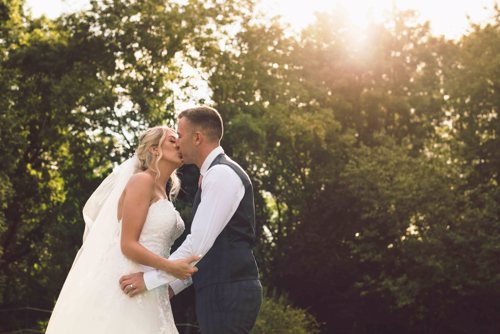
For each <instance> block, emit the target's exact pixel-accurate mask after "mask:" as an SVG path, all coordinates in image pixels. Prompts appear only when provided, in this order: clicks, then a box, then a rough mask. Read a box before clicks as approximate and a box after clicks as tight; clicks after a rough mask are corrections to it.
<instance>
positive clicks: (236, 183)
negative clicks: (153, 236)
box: [144, 165, 245, 294]
mask: <svg viewBox="0 0 500 334" xmlns="http://www.w3.org/2000/svg"><path fill="white" fill-rule="evenodd" d="M201 187H202V189H203V190H202V192H201V201H200V204H199V206H198V209H197V210H196V215H195V216H194V218H193V223H192V224H191V234H189V235H188V236H187V237H186V240H184V242H183V243H182V245H181V246H180V247H179V248H178V249H177V250H176V251H175V252H174V253H173V254H172V255H171V256H170V257H169V259H171V260H176V259H183V258H186V257H189V256H191V255H194V254H196V255H201V256H202V257H203V256H205V254H206V253H207V252H208V251H209V250H210V248H211V247H212V245H213V244H214V242H215V239H217V237H218V236H219V234H220V233H221V232H222V230H223V229H224V228H225V227H226V225H227V223H228V222H229V220H230V219H231V217H232V216H233V215H234V213H235V212H236V209H237V208H238V205H239V204H240V202H241V200H242V198H243V196H244V195H245V187H244V186H243V182H242V181H241V179H240V178H239V177H238V175H237V174H236V173H235V172H234V171H233V170H232V169H231V167H229V166H225V165H217V166H214V167H212V168H210V169H209V170H208V171H207V173H206V174H205V175H204V177H203V181H202V185H201ZM168 276H169V275H168V274H167V273H165V272H163V271H160V270H151V271H148V272H145V273H144V283H145V285H146V288H147V289H148V290H151V289H154V288H156V287H159V286H160V285H164V284H167V283H168V282H169V279H168ZM189 285H191V280H185V281H181V280H177V281H174V282H172V283H171V287H172V289H173V290H174V292H175V294H178V293H179V292H181V291H182V290H184V289H185V288H186V287H188V286H189Z"/></svg>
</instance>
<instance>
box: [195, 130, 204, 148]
mask: <svg viewBox="0 0 500 334" xmlns="http://www.w3.org/2000/svg"><path fill="white" fill-rule="evenodd" d="M202 142H203V134H202V133H201V132H200V131H195V132H194V143H195V144H196V145H200V144H201V143H202Z"/></svg>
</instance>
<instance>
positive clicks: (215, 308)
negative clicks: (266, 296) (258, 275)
mask: <svg viewBox="0 0 500 334" xmlns="http://www.w3.org/2000/svg"><path fill="white" fill-rule="evenodd" d="M261 303H262V285H261V284H260V281H259V280H246V281H237V282H231V283H218V284H213V285H209V286H206V287H204V288H201V289H200V290H197V291H196V317H197V318H198V324H199V325H200V329H201V333H202V334H229V333H231V334H233V333H234V334H240V333H241V334H243V333H250V331H251V329H252V328H253V326H254V324H255V320H256V319H257V315H258V313H259V310H260V305H261Z"/></svg>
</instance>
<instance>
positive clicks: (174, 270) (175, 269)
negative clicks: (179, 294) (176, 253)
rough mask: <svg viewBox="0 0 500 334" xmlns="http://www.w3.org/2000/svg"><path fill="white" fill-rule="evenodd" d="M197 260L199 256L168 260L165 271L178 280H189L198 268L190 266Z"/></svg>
mask: <svg viewBox="0 0 500 334" xmlns="http://www.w3.org/2000/svg"><path fill="white" fill-rule="evenodd" d="M199 259H200V256H194V255H193V256H190V257H188V258H185V259H179V260H168V266H167V268H166V269H167V270H166V271H167V272H169V273H170V274H172V275H174V276H175V277H177V278H179V279H186V278H189V277H191V275H193V274H194V273H195V272H197V271H198V268H196V267H194V266H192V265H191V264H192V263H193V262H196V261H198V260H199Z"/></svg>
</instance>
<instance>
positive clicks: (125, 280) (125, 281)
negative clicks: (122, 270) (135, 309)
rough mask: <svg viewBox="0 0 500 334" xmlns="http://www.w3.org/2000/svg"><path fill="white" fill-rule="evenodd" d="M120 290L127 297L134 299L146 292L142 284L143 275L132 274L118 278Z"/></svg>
mask: <svg viewBox="0 0 500 334" xmlns="http://www.w3.org/2000/svg"><path fill="white" fill-rule="evenodd" d="M120 288H121V289H122V291H123V292H124V293H125V294H126V295H127V296H129V297H134V296H136V295H138V294H140V293H143V292H144V291H146V284H144V273H143V272H139V273H133V274H130V275H124V276H122V277H121V278H120Z"/></svg>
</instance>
